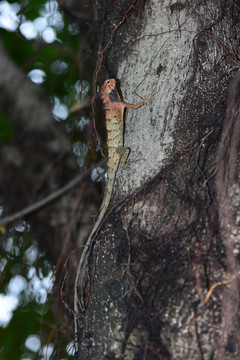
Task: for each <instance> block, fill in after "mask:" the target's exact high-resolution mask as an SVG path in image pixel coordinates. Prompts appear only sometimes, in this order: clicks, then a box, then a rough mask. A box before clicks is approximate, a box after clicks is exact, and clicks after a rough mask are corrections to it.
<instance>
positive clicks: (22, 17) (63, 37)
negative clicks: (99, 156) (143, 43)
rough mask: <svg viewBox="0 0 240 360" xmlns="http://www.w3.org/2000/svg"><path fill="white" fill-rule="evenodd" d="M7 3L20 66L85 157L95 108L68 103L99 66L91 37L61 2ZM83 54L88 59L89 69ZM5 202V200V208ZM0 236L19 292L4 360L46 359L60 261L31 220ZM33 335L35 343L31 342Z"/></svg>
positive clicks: (4, 267)
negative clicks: (76, 110) (47, 251)
mask: <svg viewBox="0 0 240 360" xmlns="http://www.w3.org/2000/svg"><path fill="white" fill-rule="evenodd" d="M6 7H7V8H10V9H11V11H12V13H11V17H12V18H13V20H14V21H13V23H12V24H11V25H9V24H8V25H6V22H5V20H6V19H7V13H6V14H5V19H4V21H3V19H2V18H1V16H0V37H1V40H2V42H3V45H4V47H5V49H6V50H7V51H8V54H9V56H10V58H11V59H12V60H13V61H14V62H15V63H16V65H17V66H18V67H20V68H21V69H22V70H23V71H24V72H25V73H26V74H27V75H28V77H29V78H30V79H31V80H32V81H33V82H35V83H36V84H37V86H42V87H44V89H45V91H46V93H47V94H48V95H49V98H50V100H51V103H52V111H53V115H54V116H55V118H56V120H57V121H62V124H63V126H64V127H65V129H66V130H67V132H68V134H69V136H70V137H71V138H72V141H73V152H74V153H75V155H76V157H77V158H78V160H79V163H81V161H82V157H83V154H84V151H85V148H86V145H85V143H86V139H85V136H84V134H83V130H84V128H85V126H86V125H88V124H89V114H88V110H86V111H84V116H81V117H80V118H79V115H78V114H77V115H75V114H70V112H69V108H70V107H71V106H72V105H74V104H76V103H81V102H82V101H83V100H85V99H86V98H87V97H88V96H89V92H90V86H89V80H90V79H91V77H92V72H93V67H94V64H93V55H92V50H91V49H90V48H88V46H87V45H86V44H85V45H84V48H83V45H82V39H81V34H80V33H79V31H78V28H77V27H76V25H74V24H73V23H72V22H71V21H70V20H69V19H68V18H66V17H65V16H64V14H63V13H62V12H60V11H59V9H58V5H57V3H56V2H55V1H52V0H50V1H47V2H45V1H43V0H35V1H28V2H26V1H25V0H23V1H22V0H19V1H18V2H15V3H11V4H10V3H7V2H6V1H0V15H1V12H2V14H3V12H4V11H5V10H4V9H5V8H6ZM14 11H15V13H14ZM1 21H2V22H1ZM41 24H42V25H41ZM41 26H42V28H41ZM27 28H28V32H27V30H26V29H27ZM29 29H30V30H29ZM49 34H50V35H49ZM49 36H50V37H49ZM51 36H52V38H51ZM83 53H84V56H83ZM81 61H85V62H86V63H87V64H88V66H87V67H86V66H85V67H84V73H83V72H82V71H81V69H82V68H83V64H82V63H81ZM79 139H81V141H79ZM11 141H12V128H11V124H10V123H9V121H8V117H7V115H6V114H5V113H4V112H3V111H2V110H1V109H0V142H2V143H11ZM3 208H4V204H1V207H0V215H1V212H2V209H3ZM0 236H1V239H0V250H1V257H0V301H1V300H6V301H8V299H11V300H13V299H15V305H13V306H12V308H11V309H12V314H11V311H10V313H9V314H8V315H9V320H8V321H7V320H6V321H5V322H3V321H1V315H0V359H25V360H26V359H39V358H40V359H48V358H50V357H51V355H52V354H53V353H56V352H55V349H54V347H53V343H54V342H55V341H54V340H56V339H53V334H54V331H53V330H54V326H55V325H54V309H53V298H52V295H53V289H52V284H53V280H54V276H53V273H54V267H53V266H52V265H51V264H49V263H48V262H47V261H46V259H45V255H44V254H43V253H40V251H39V249H38V248H37V246H36V244H33V243H32V238H31V236H30V228H29V225H28V224H27V223H22V224H20V225H19V226H17V227H13V228H11V229H9V231H6V229H5V228H4V227H1V229H0ZM20 284H21V286H22V287H21V286H20ZM13 285H15V293H14V290H13V288H14V286H13ZM42 292H44V293H42ZM9 301H10V300H9ZM0 306H1V305H0ZM61 326H62V327H63V328H64V326H65V325H63V324H61ZM66 332H67V331H66ZM60 336H61V335H59V338H58V339H57V342H58V343H59V344H61V345H60V346H61V348H60V349H57V353H58V354H57V358H61V359H67V358H69V357H70V354H71V349H70V350H68V351H67V350H66V347H67V345H68V343H69V339H67V338H63V337H60ZM30 340H31V341H32V342H31V341H30ZM29 341H30V342H29ZM34 341H35V347H34V346H33V347H32V348H31V346H32V345H31V344H34ZM29 344H30V346H29Z"/></svg>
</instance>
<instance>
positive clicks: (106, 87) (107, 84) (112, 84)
mask: <svg viewBox="0 0 240 360" xmlns="http://www.w3.org/2000/svg"><path fill="white" fill-rule="evenodd" d="M115 88H116V80H115V79H107V80H105V81H104V83H103V86H102V88H101V98H103V97H104V95H105V94H106V93H108V94H109V93H110V92H111V91H112V90H114V89H115Z"/></svg>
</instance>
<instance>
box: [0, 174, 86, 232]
mask: <svg viewBox="0 0 240 360" xmlns="http://www.w3.org/2000/svg"><path fill="white" fill-rule="evenodd" d="M84 175H85V174H79V175H77V176H76V177H75V178H74V179H73V180H71V181H70V182H69V183H67V184H66V185H64V186H63V187H61V188H60V189H58V190H56V191H54V192H53V193H51V194H49V195H48V196H46V197H45V198H44V199H41V200H39V201H37V202H35V203H34V204H31V205H29V206H27V207H25V208H23V209H22V210H19V211H17V212H15V213H14V214H12V215H9V216H6V217H4V218H3V219H0V225H4V226H6V225H8V224H10V223H12V222H13V221H16V220H19V219H21V218H23V217H24V216H26V215H29V214H31V213H33V212H35V211H37V210H39V209H40V208H42V207H43V206H45V205H47V204H49V203H50V202H52V201H54V200H56V199H57V198H59V197H60V196H62V195H63V194H65V193H66V192H67V191H69V190H70V189H72V188H73V187H74V186H76V185H77V184H79V182H80V181H81V180H82V178H83V176H84Z"/></svg>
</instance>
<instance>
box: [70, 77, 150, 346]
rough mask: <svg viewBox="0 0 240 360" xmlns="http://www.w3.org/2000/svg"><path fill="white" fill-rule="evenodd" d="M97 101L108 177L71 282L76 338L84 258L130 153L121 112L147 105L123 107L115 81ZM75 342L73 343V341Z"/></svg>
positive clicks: (104, 85) (107, 81)
mask: <svg viewBox="0 0 240 360" xmlns="http://www.w3.org/2000/svg"><path fill="white" fill-rule="evenodd" d="M101 99H102V102H103V107H104V112H105V120H106V128H107V145H108V163H107V166H108V177H107V185H106V189H105V196H104V200H103V203H102V206H101V211H100V214H99V217H98V219H97V221H96V223H95V225H94V227H93V229H92V231H91V233H90V235H89V237H88V240H87V242H86V244H85V246H84V249H83V252H82V255H81V258H80V261H79V264H78V270H77V275H76V279H75V288H74V313H75V334H76V335H77V317H78V314H79V308H80V309H81V312H83V311H84V310H85V307H84V301H83V286H84V279H85V276H86V269H87V264H88V255H89V253H90V251H91V246H92V243H93V241H94V239H95V237H96V236H97V233H98V231H99V229H100V226H101V224H102V221H103V219H104V216H105V214H106V211H107V208H108V206H109V203H110V200H111V196H112V192H113V188H114V181H115V177H116V173H117V170H118V167H119V165H120V164H121V165H122V164H125V162H126V160H127V158H128V155H129V152H130V149H129V148H125V147H124V118H123V115H124V108H125V107H126V108H130V109H138V108H140V107H141V106H143V105H144V104H146V103H147V102H148V100H149V99H146V100H143V101H140V102H139V103H137V104H135V105H133V104H128V103H125V102H123V101H122V100H121V98H120V95H119V93H118V91H117V89H116V80H115V79H108V80H106V81H105V82H104V84H103V86H102V88H101ZM78 285H80V291H81V297H80V299H79V298H78V291H77V288H78ZM76 342H77V339H76Z"/></svg>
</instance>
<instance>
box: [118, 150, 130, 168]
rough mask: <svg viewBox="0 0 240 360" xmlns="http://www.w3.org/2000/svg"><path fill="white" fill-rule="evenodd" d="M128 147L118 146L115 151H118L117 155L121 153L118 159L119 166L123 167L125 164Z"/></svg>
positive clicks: (128, 152) (128, 151)
mask: <svg viewBox="0 0 240 360" xmlns="http://www.w3.org/2000/svg"><path fill="white" fill-rule="evenodd" d="M130 151H131V150H130V148H129V147H120V148H118V150H117V152H118V153H119V155H121V159H120V164H119V165H120V166H121V168H123V169H124V168H125V167H126V165H127V160H128V157H129V154H130Z"/></svg>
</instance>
